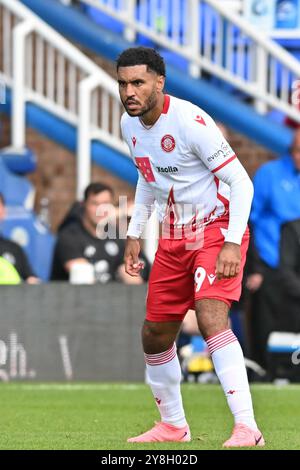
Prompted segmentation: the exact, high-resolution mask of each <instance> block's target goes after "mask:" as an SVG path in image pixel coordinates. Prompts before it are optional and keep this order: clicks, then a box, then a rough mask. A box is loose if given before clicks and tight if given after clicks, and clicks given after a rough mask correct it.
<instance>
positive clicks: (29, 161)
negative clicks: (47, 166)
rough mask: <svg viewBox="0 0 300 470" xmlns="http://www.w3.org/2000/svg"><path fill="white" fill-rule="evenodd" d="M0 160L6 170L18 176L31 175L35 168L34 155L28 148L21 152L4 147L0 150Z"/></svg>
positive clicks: (35, 160) (35, 158) (35, 159)
mask: <svg viewBox="0 0 300 470" xmlns="http://www.w3.org/2000/svg"><path fill="white" fill-rule="evenodd" d="M0 159H1V160H2V161H3V162H4V163H5V165H6V167H7V168H8V170H10V171H11V172H13V173H17V174H19V175H25V174H27V173H32V172H33V171H35V170H36V167H37V157H36V154H35V153H34V152H33V151H32V150H30V149H29V148H26V147H25V148H23V149H21V150H18V149H15V148H13V147H5V148H2V149H1V150H0Z"/></svg>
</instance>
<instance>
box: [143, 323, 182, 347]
mask: <svg viewBox="0 0 300 470" xmlns="http://www.w3.org/2000/svg"><path fill="white" fill-rule="evenodd" d="M142 340H143V346H144V351H145V353H146V354H159V353H161V352H164V351H166V350H167V349H168V348H169V347H170V346H171V345H172V344H173V343H174V338H173V336H172V338H171V337H170V334H168V333H167V332H166V331H165V330H164V327H163V324H161V323H152V322H145V324H144V326H143V330H142Z"/></svg>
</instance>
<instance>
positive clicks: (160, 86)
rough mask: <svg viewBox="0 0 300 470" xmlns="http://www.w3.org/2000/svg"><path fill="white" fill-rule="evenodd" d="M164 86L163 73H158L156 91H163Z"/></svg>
mask: <svg viewBox="0 0 300 470" xmlns="http://www.w3.org/2000/svg"><path fill="white" fill-rule="evenodd" d="M164 86H165V77H164V76H163V75H159V76H158V77H157V82H156V89H157V91H163V89H164Z"/></svg>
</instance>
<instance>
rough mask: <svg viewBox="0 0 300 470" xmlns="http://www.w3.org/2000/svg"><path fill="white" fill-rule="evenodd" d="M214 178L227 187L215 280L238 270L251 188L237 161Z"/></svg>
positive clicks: (244, 172) (247, 177)
mask: <svg viewBox="0 0 300 470" xmlns="http://www.w3.org/2000/svg"><path fill="white" fill-rule="evenodd" d="M214 174H215V175H216V176H217V178H219V179H220V180H221V181H223V182H224V183H226V184H228V185H229V186H230V203H229V225H228V231H227V234H226V236H225V242H224V245H223V247H222V249H221V251H220V253H219V256H218V258H217V262H216V274H217V278H218V279H223V278H225V279H227V278H232V277H235V276H237V275H238V274H239V272H240V270H241V261H242V259H241V258H242V257H241V243H242V238H243V235H244V233H245V230H246V228H247V222H248V219H249V214H250V209H251V202H252V198H253V184H252V182H251V180H250V178H249V176H248V174H247V172H246V170H245V169H244V167H243V166H242V165H241V163H240V162H239V160H238V159H237V158H235V159H234V160H233V161H231V162H230V163H228V165H226V166H224V167H223V168H222V169H220V170H218V171H216V172H215V173H214Z"/></svg>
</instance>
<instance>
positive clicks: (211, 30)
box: [82, 0, 300, 122]
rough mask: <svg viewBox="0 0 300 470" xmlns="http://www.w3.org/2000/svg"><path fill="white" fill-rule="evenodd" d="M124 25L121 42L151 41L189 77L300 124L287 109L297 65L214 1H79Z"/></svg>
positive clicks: (299, 70) (298, 117) (297, 74)
mask: <svg viewBox="0 0 300 470" xmlns="http://www.w3.org/2000/svg"><path fill="white" fill-rule="evenodd" d="M82 3H85V4H87V5H89V6H93V7H96V8H97V9H99V11H101V12H103V13H105V14H107V15H109V16H110V17H111V18H114V19H115V20H119V21H120V22H121V23H123V24H124V36H125V37H126V39H128V40H130V41H134V40H135V38H136V36H137V35H138V36H139V38H141V37H142V38H147V39H148V40H150V41H153V43H155V44H156V45H158V46H160V47H161V48H162V49H166V50H168V51H171V52H173V53H174V54H178V56H180V57H181V58H183V59H185V60H186V63H187V69H188V70H189V73H190V74H191V75H192V76H194V77H198V76H199V75H200V74H201V73H202V72H206V73H208V74H210V75H211V76H214V77H217V78H219V79H220V80H223V81H225V82H227V83H228V84H230V85H231V86H232V87H234V88H235V89H237V90H240V91H241V92H243V93H244V94H245V95H246V97H248V98H251V99H253V100H254V102H255V106H256V109H257V110H258V111H259V112H261V113H264V112H266V111H267V109H268V107H271V108H275V109H278V110H280V111H282V112H284V113H285V114H286V115H288V116H289V117H290V118H292V119H294V120H296V121H298V122H300V113H299V110H298V109H297V108H296V107H295V106H294V105H293V104H292V103H291V96H292V93H293V86H296V82H297V80H298V79H299V78H300V63H299V61H298V60H296V59H295V58H294V57H293V56H292V55H291V54H289V53H288V52H287V51H286V50H285V49H283V48H282V47H280V46H279V45H278V44H276V43H275V42H274V41H272V40H270V39H269V38H268V37H267V36H266V35H265V34H264V33H263V32H259V31H257V30H256V29H255V28H254V27H253V26H251V25H250V24H249V23H248V22H247V21H246V20H245V19H244V18H243V17H242V16H240V15H239V14H238V13H237V12H235V11H234V9H232V8H228V6H226V4H227V2H225V1H224V2H223V1H222V2H220V1H218V0H163V1H161V2H157V0H145V1H143V0H141V1H140V2H139V3H138V2H137V0H113V1H112V0H82Z"/></svg>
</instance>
